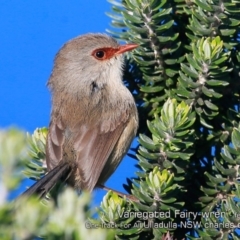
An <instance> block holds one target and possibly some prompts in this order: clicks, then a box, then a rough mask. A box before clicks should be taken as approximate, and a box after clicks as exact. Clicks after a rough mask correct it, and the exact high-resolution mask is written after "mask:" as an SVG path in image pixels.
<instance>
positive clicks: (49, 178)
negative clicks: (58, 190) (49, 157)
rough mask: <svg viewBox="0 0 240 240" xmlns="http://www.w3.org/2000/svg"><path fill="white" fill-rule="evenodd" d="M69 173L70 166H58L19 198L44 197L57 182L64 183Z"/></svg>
mask: <svg viewBox="0 0 240 240" xmlns="http://www.w3.org/2000/svg"><path fill="white" fill-rule="evenodd" d="M70 173H71V166H70V165H69V164H68V163H63V164H59V165H58V166H56V167H55V168H53V169H52V170H51V171H50V172H48V173H47V174H46V175H45V176H44V177H43V178H41V179H40V180H38V181H37V182H36V183H35V184H34V185H32V186H31V187H30V188H29V189H27V190H26V191H25V192H24V193H23V194H22V195H21V196H31V195H36V196H38V197H39V198H42V197H44V196H45V195H46V194H47V193H48V192H49V191H50V190H51V189H52V188H53V187H54V186H55V185H56V183H57V182H58V181H59V180H62V181H66V180H67V179H68V177H69V175H70Z"/></svg>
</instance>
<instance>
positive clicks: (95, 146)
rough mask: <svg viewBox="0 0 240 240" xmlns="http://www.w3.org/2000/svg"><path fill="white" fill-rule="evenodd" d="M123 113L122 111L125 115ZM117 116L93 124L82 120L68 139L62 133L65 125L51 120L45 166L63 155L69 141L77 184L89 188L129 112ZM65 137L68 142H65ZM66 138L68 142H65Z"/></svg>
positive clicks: (93, 182)
mask: <svg viewBox="0 0 240 240" xmlns="http://www.w3.org/2000/svg"><path fill="white" fill-rule="evenodd" d="M125 114H126V115H125ZM125 114H123V115H125V116H124V117H123V116H121V115H119V117H118V119H114V121H111V119H108V120H106V121H104V122H99V124H96V125H94V127H93V126H92V125H91V124H90V123H84V124H81V125H80V126H79V128H77V129H75V130H74V131H73V132H72V133H70V137H69V138H70V140H69V139H68V137H67V136H66V134H65V131H66V129H64V127H63V125H62V124H61V123H60V122H51V124H50V127H49V134H48V141H47V164H48V168H49V169H52V168H54V167H56V166H57V165H58V164H59V162H60V161H61V160H63V161H65V159H64V153H63V152H64V150H63V149H64V148H65V147H64V146H65V144H69V142H71V143H70V145H73V146H72V148H73V150H74V155H73V156H72V158H75V159H72V160H71V161H72V162H74V161H75V163H76V167H77V168H78V174H79V175H80V181H81V184H80V185H81V187H83V188H84V189H88V190H90V191H91V190H92V189H93V188H94V187H95V186H96V184H97V181H98V179H99V176H100V174H101V172H102V170H103V168H104V166H105V164H106V162H107V160H108V158H109V156H110V154H111V153H112V151H113V149H114V147H115V145H116V143H117V142H118V139H119V138H120V136H121V134H122V132H123V131H124V129H125V127H126V126H127V123H128V121H129V118H130V116H129V113H126V112H125ZM68 141H69V142H68ZM67 142H68V143H67Z"/></svg>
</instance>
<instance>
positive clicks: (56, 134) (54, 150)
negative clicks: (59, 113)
mask: <svg viewBox="0 0 240 240" xmlns="http://www.w3.org/2000/svg"><path fill="white" fill-rule="evenodd" d="M63 143H64V134H63V127H62V125H61V124H57V123H55V122H51V123H50V126H49V131H48V136H47V148H46V161H47V166H48V170H51V169H53V168H54V167H56V166H57V165H58V163H59V162H60V161H61V159H62V145H63Z"/></svg>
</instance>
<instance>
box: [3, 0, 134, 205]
mask: <svg viewBox="0 0 240 240" xmlns="http://www.w3.org/2000/svg"><path fill="white" fill-rule="evenodd" d="M110 10H111V5H110V3H108V2H107V1H105V0H92V1H86V0H78V1H77V0H71V1H62V0H60V1H59V0H58V1H56V0H51V1H47V0H41V1H37V0H35V1H34V0H25V1H21V3H20V2H19V1H16V0H15V1H14V0H8V1H2V2H1V7H0V30H1V37H0V48H1V50H0V56H1V57H0V83H1V87H0V96H1V101H0V109H1V114H0V128H8V127H10V126H16V127H18V128H20V129H22V130H24V131H28V132H30V133H32V132H33V131H34V129H36V128H37V127H43V126H48V123H49V116H50V108H51V105H50V94H49V91H48V89H47V87H46V83H47V80H48V78H49V76H50V73H51V70H52V66H53V59H54V56H55V54H56V53H57V51H58V50H59V49H60V47H61V46H62V45H63V44H64V43H65V42H66V41H68V40H69V39H71V38H73V37H76V36H78V35H81V34H84V33H88V32H105V31H106V28H109V27H110V21H111V19H110V18H109V17H108V16H106V14H105V12H109V11H110ZM134 164H136V162H135V161H134V160H132V159H130V158H128V157H125V159H124V161H123V162H122V164H121V165H120V167H119V168H118V169H117V171H116V172H115V173H114V175H113V176H112V177H111V178H110V179H109V181H108V182H107V184H106V185H107V186H108V187H112V188H115V189H117V190H118V191H123V187H122V183H126V180H125V179H126V177H133V176H134V172H135V169H134V168H133V166H134ZM28 183H29V181H28ZM25 187H26V186H25ZM20 191H23V188H21V190H20ZM104 194H105V192H104V191H101V190H97V191H95V193H94V195H95V196H94V202H95V203H99V202H100V201H101V199H102V196H103V195H104Z"/></svg>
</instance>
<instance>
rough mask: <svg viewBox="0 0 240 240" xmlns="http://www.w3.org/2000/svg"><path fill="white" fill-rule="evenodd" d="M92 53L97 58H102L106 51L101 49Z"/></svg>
mask: <svg viewBox="0 0 240 240" xmlns="http://www.w3.org/2000/svg"><path fill="white" fill-rule="evenodd" d="M94 55H95V57H96V58H97V59H104V58H105V56H106V53H105V52H104V51H103V50H98V51H96V52H95V54H94Z"/></svg>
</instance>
